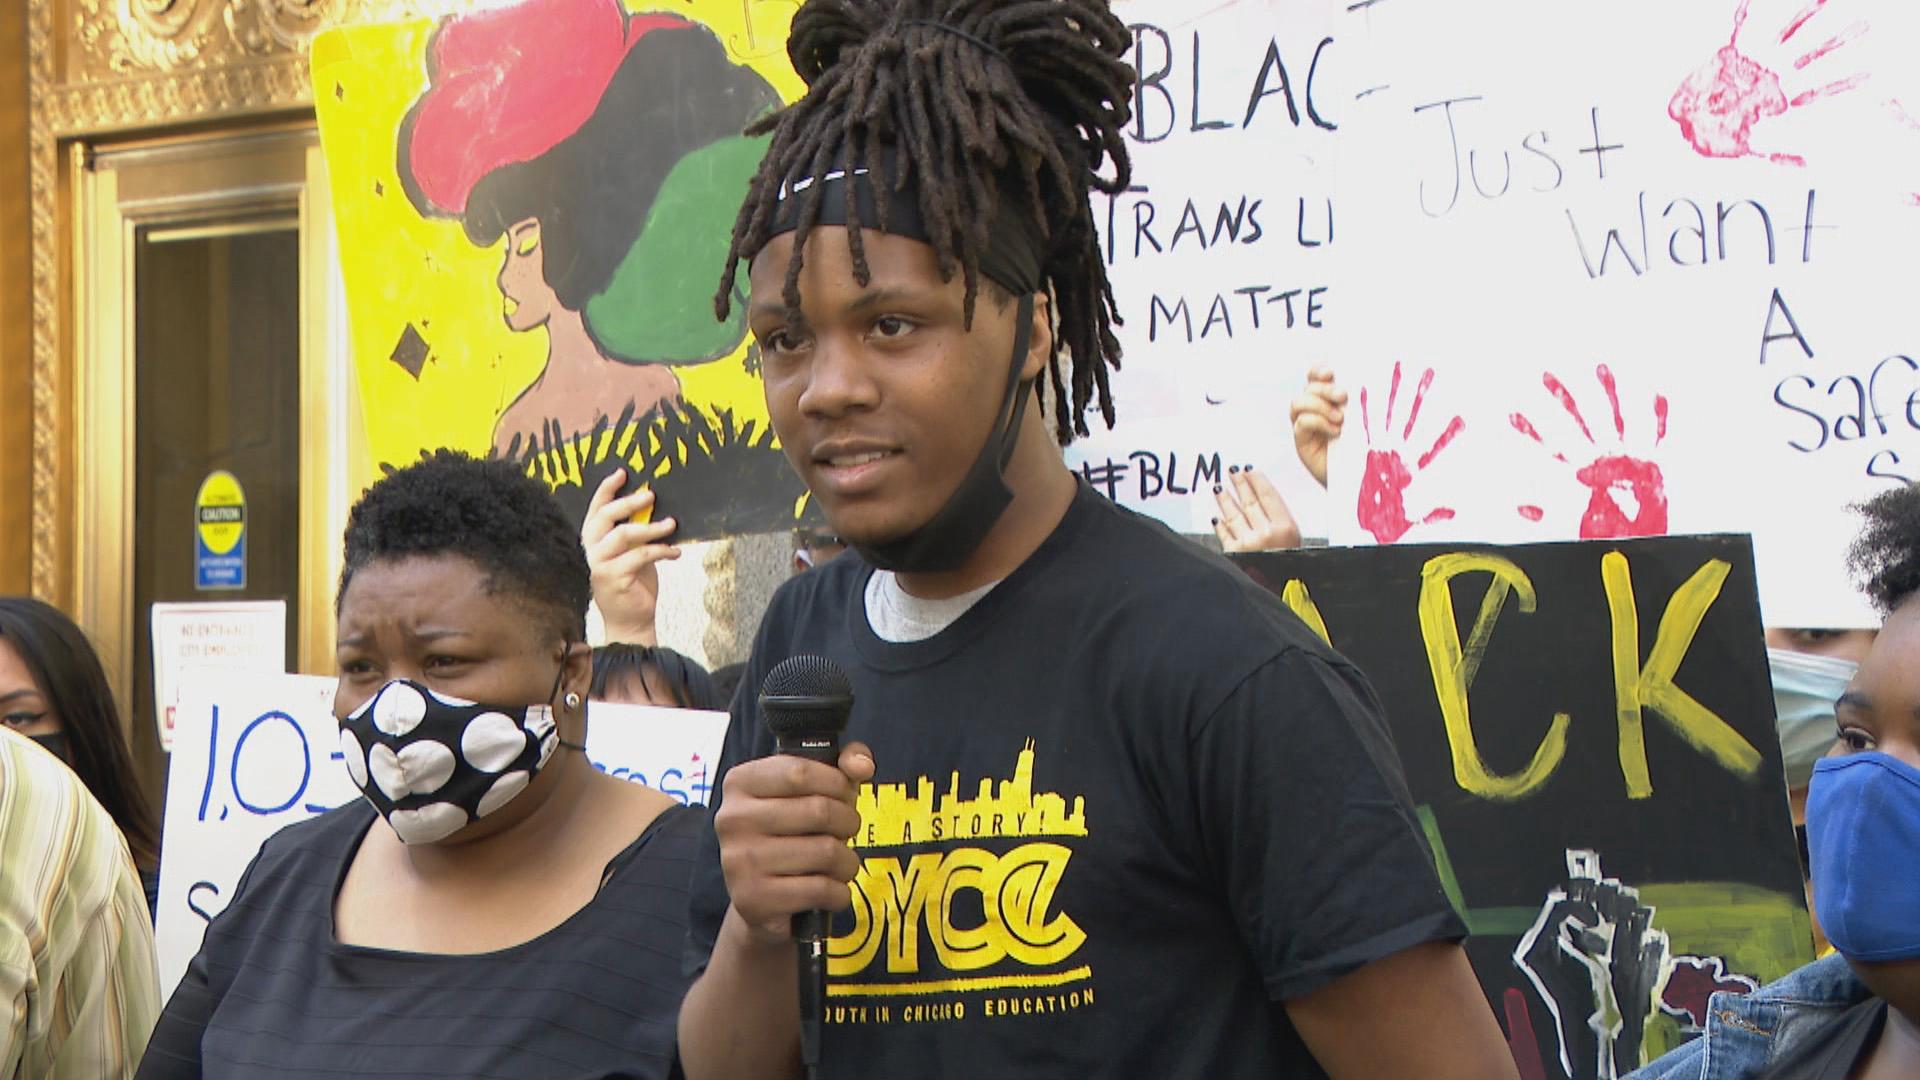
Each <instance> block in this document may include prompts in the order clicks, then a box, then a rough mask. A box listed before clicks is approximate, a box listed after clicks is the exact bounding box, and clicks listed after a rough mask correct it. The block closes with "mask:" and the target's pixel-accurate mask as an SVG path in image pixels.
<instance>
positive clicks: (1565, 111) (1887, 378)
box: [1333, 0, 1920, 626]
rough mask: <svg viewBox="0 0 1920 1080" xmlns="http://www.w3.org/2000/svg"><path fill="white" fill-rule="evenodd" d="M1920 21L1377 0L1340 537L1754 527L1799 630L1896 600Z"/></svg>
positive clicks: (1912, 392)
mask: <svg viewBox="0 0 1920 1080" xmlns="http://www.w3.org/2000/svg"><path fill="white" fill-rule="evenodd" d="M1916 40H1920V5H1914V4H1912V3H1910V2H1909V0H1848V3H1846V4H1834V5H1832V6H1831V7H1828V6H1826V5H1824V4H1809V3H1808V2H1807V0H1705V2H1701V3H1687V4H1675V3H1671V2H1667V0H1622V2H1619V3H1613V4H1606V5H1574V4H1566V3H1547V4H1542V3H1538V2H1532V0H1453V2H1447V3H1433V4H1398V3H1394V4H1388V3H1382V4H1378V5H1375V6H1373V7H1372V8H1371V9H1370V10H1369V15H1368V19H1367V21H1366V32H1365V33H1364V34H1361V35H1358V36H1356V38H1354V39H1353V40H1352V41H1351V42H1348V41H1343V42H1342V44H1343V45H1348V44H1351V46H1352V47H1353V48H1354V49H1356V50H1357V51H1364V52H1366V53H1367V57H1366V63H1367V66H1368V69H1369V70H1371V71H1373V72H1374V73H1375V77H1376V78H1377V79H1378V80H1379V82H1380V83H1382V84H1383V89H1382V90H1381V91H1380V92H1378V93H1377V94H1374V95H1371V96H1370V97H1369V98H1368V99H1367V100H1366V101H1365V102H1364V104H1363V111H1362V113H1361V114H1360V115H1358V116H1356V117H1355V123H1354V124H1353V125H1352V128H1351V130H1350V131H1343V135H1344V136H1345V142H1344V144H1343V147H1342V151H1343V158H1342V162H1343V167H1342V168H1343V171H1342V174H1341V181H1342V183H1341V198H1342V200H1343V201H1342V206H1343V208H1351V209H1352V211H1353V213H1352V214H1351V215H1349V216H1347V217H1345V218H1343V221H1342V224H1343V232H1342V236H1341V241H1342V257H1343V258H1345V259H1346V260H1348V270H1347V272H1348V274H1349V276H1350V277H1351V276H1355V275H1360V276H1364V279H1365V281H1366V288H1367V297H1366V306H1367V309H1368V310H1369V311H1370V312H1371V316H1370V317H1368V318H1364V319H1358V320H1354V321H1352V322H1351V323H1350V324H1348V325H1347V327H1346V330H1347V336H1346V340H1345V342H1344V343H1343V352H1344V353H1345V355H1346V357H1347V359H1346V361H1345V362H1344V363H1343V364H1342V370H1341V375H1342V382H1343V383H1344V384H1345V385H1346V387H1347V389H1348V390H1349V391H1350V392H1351V393H1352V394H1353V396H1354V402H1353V404H1352V406H1350V409H1349V416H1348V421H1347V431H1346V434H1345V437H1343V439H1342V445H1341V446H1340V447H1339V448H1338V449H1339V457H1338V458H1337V460H1336V466H1335V477H1334V489H1333V500H1334V508H1335V515H1334V522H1335V529H1334V537H1335V539H1336V540H1342V541H1351V542H1364V543H1373V542H1392V541H1395V540H1400V539H1404V540H1406V541H1408V542H1416V541H1451V540H1488V541H1501V542H1520V541H1535V540H1562V539H1576V538H1612V537H1621V536H1631V535H1658V534H1663V533H1704V532H1722V531H1724V532H1749V533H1752V534H1753V536H1754V543H1755V553H1756V556H1757V560H1758V570H1759V579H1760V587H1761V594H1762V603H1763V607H1764V609H1765V616H1766V619H1767V622H1768V623H1769V625H1776V626H1846V625H1872V624H1873V618H1872V615H1871V613H1870V612H1869V611H1868V610H1867V609H1866V607H1865V604H1864V602H1863V601H1862V600H1861V599H1860V598H1859V597H1858V595H1857V594H1856V593H1855V592H1854V590H1853V589H1852V587H1851V586H1850V584H1849V583H1848V581H1847V579H1846V575H1845V566H1844V556H1845V552H1846V549H1847V545H1848V543H1849V542H1850V540H1851V538H1852V536H1853V535H1854V533H1855V532H1856V531H1857V529H1858V519H1857V518H1855V517H1854V516H1853V515H1852V514H1850V513H1848V512H1847V507H1848V505H1849V504H1851V503H1854V502H1857V501H1859V500H1861V499H1863V498H1866V497H1869V496H1871V495H1873V494H1874V493H1876V492H1878V491H1882V490H1885V489H1887V488H1888V487H1889V486H1890V485H1894V484H1898V483H1902V482H1905V481H1908V480H1912V479H1914V478H1920V305H1916V304H1915V303H1914V302H1913V296H1912V293H1913V287H1914V283H1915V280H1916V279H1915V276H1914V273H1913V271H1912V258H1913V252H1914V251H1915V250H1920V194H1917V193H1920V122H1916V121H1915V119H1914V116H1913V114H1912V112H1911V111H1910V108H1909V106H1920V69H1916V68H1915V67H1914V66H1913V64H1912V63H1911V59H1910V57H1911V51H1912V46H1913V43H1914V42H1915V41H1916ZM1903 101H1904V102H1905V103H1906V104H1902V102H1903ZM1429 373H1431V375H1429ZM1363 394H1364V395H1365V397H1364V399H1363V398H1362V395H1363ZM1416 410H1419V412H1418V416H1417V417H1416V415H1415V412H1416Z"/></svg>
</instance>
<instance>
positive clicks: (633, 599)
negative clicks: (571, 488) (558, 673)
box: [580, 469, 680, 645]
mask: <svg viewBox="0 0 1920 1080" xmlns="http://www.w3.org/2000/svg"><path fill="white" fill-rule="evenodd" d="M626 480H627V473H626V470H624V469H616V470H614V471H613V472H612V473H609V474H608V475H607V478H606V479H604V480H602V481H600V487H599V488H598V489H596V490H595V491H594V493H593V501H592V502H590V503H588V504H587V519H586V521H585V522H584V523H583V524H582V525H581V527H580V543H581V546H583V547H585V548H586V549H587V568H588V569H589V570H590V571H592V573H593V601H594V603H595V604H596V605H598V606H599V608H600V617H601V618H602V620H604V621H605V623H606V629H607V640H608V641H623V642H629V643H631V644H635V645H654V644H658V640H657V635H656V634H655V632H654V612H655V610H656V609H657V608H658V607H659V602H660V567H659V564H660V563H661V561H662V560H665V559H677V558H679V557H680V549H679V548H678V547H675V546H674V545H672V544H668V543H665V540H666V538H667V537H669V536H671V535H673V530H674V528H675V527H676V523H675V521H674V520H673V519H672V518H670V517H669V518H662V519H660V520H659V521H648V520H646V515H648V514H649V513H651V512H652V510H653V491H652V490H651V489H650V488H641V489H640V490H638V491H635V492H632V493H630V494H627V495H619V494H618V493H619V491H620V487H621V485H623V484H625V483H626ZM616 496H618V497H616ZM636 518H638V519H639V520H635V519H636Z"/></svg>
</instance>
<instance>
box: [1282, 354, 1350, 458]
mask: <svg viewBox="0 0 1920 1080" xmlns="http://www.w3.org/2000/svg"><path fill="white" fill-rule="evenodd" d="M1287 419H1288V420H1290V421H1291V422H1292V423H1293V448H1294V451H1295V452H1296V453H1298V454H1299V455H1300V464H1302V465H1305V466H1306V467H1307V472H1309V473H1311V474H1312V475H1313V478H1314V479H1315V480H1318V481H1320V486H1321V487H1326V486H1327V448H1328V447H1329V446H1331V445H1333V441H1334V440H1335V439H1338V438H1339V437H1340V431H1341V429H1342V428H1343V427H1345V426H1346V422H1347V392H1346V391H1345V390H1342V389H1340V387H1339V386H1338V385H1336V384H1335V383H1334V381H1333V372H1331V371H1329V370H1328V369H1326V368H1320V367H1317V368H1313V369H1312V370H1310V371H1308V372H1307V388H1306V389H1305V390H1303V391H1301V392H1300V396H1299V397H1297V398H1294V399H1293V404H1291V405H1289V406H1288V407H1287Z"/></svg>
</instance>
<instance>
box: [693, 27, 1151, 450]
mask: <svg viewBox="0 0 1920 1080" xmlns="http://www.w3.org/2000/svg"><path fill="white" fill-rule="evenodd" d="M1131 43H1132V35H1131V33H1130V32H1129V31H1128V30H1127V27H1126V24H1124V23H1123V22H1121V21H1120V20H1119V19H1118V18H1117V17H1115V16H1114V14H1113V12H1112V11H1111V10H1109V9H1108V6H1107V0H809V2H808V3H806V4H805V5H804V6H802V7H801V8H800V10H799V12H798V13H797V14H795V15H794V17H793V28H792V32H791V35H790V36H789V37H788V39H787V55H788V57H789V58H791V59H792V61H793V66H794V70H795V71H797V72H798V73H799V75H800V77H801V78H802V79H803V80H805V81H806V83H807V88H808V89H807V93H806V96H804V97H802V98H801V99H800V100H799V101H796V102H794V103H793V104H792V105H790V106H788V107H787V108H785V109H782V110H780V111H779V112H777V113H774V114H772V115H771V116H769V117H767V118H766V119H764V120H761V121H759V122H757V123H756V124H755V125H754V126H753V127H751V128H749V129H747V131H748V134H750V135H760V134H765V133H767V132H772V133H773V139H772V144H771V146H769V147H768V150H767V155H766V157H765V158H764V159H763V160H762V162H761V164H760V171H759V172H758V173H757V174H755V176H754V178H753V180H752V182H751V183H750V184H749V186H748V188H747V197H746V201H745V203H744V204H743V205H742V206H741V208H740V216H739V218H738V219H737V220H736V221H735V222H734V227H733V246H732V248H731V250H730V251H729V252H728V254H727V267H726V271H725V273H724V275H723V276H722V278H721V285H720V290H719V292H718V293H717V294H716V295H715V296H714V312H715V314H716V315H717V316H718V317H720V318H722V319H725V318H726V317H727V315H728V312H729V310H730V307H731V303H732V293H733V285H734V275H735V273H736V271H737V270H738V269H739V266H740V263H741V262H742V261H743V260H750V259H752V257H753V256H754V254H755V253H756V252H758V251H759V250H760V249H761V248H762V247H764V246H765V245H766V243H767V241H768V240H769V239H771V237H772V235H773V225H774V222H775V218H776V214H777V212H778V206H779V203H780V198H781V192H782V190H783V188H784V187H785V185H786V184H787V183H788V182H789V181H791V180H794V179H798V178H802V177H813V176H823V175H825V174H826V173H827V172H828V171H829V170H831V169H835V168H840V169H844V170H846V174H847V175H849V176H852V175H854V170H856V169H866V170H868V176H869V179H870V185H871V189H872V192H873V198H874V204H875V205H874V209H875V211H876V215H877V216H878V218H879V224H880V226H881V227H882V228H883V229H884V228H885V227H886V224H887V221H888V210H887V205H888V201H889V198H890V197H894V196H898V195H899V193H901V192H902V191H905V190H906V189H907V184H908V180H909V178H911V179H912V181H913V184H914V188H915V190H916V191H917V193H918V202H919V209H920V213H921V217H922V218H923V220H924V221H925V223H926V227H927V232H928V234H929V236H930V239H931V242H932V245H933V249H934V252H935V254H936V255H937V257H938V259H939V265H940V272H941V274H942V276H943V277H944V278H945V279H946V280H949V281H951V280H952V279H953V275H954V274H955V273H956V272H957V273H960V274H961V275H963V276H964V277H965V279H966V319H967V324H968V325H969V326H971V324H972V319H973V309H974V301H975V299H976V298H977V297H978V295H979V277H980V256H981V254H982V252H983V251H984V250H985V248H986V246H987V243H988V239H989V236H990V234H991V231H992V228H993V223H994V221H995V218H996V215H997V214H998V213H999V212H1000V210H1001V204H1002V198H1001V196H1002V194H1003V192H1004V193H1005V194H1006V196H1007V200H1008V201H1010V202H1013V203H1015V204H1016V205H1014V206H1012V207H1011V209H1013V210H1014V211H1016V212H1017V213H1019V214H1020V215H1021V216H1022V217H1023V218H1024V219H1026V220H1027V221H1028V222H1030V223H1031V227H1033V228H1035V229H1038V230H1040V231H1041V235H1042V239H1043V250H1044V251H1045V253H1046V254H1045V258H1044V261H1043V264H1042V273H1043V279H1044V280H1043V282H1042V285H1043V287H1050V288H1051V291H1052V294H1053V299H1054V310H1055V314H1056V317H1057V319H1058V326H1059V333H1058V334H1056V335H1055V338H1054V348H1053V356H1052V357H1051V358H1050V359H1049V363H1048V370H1049V373H1050V374H1051V377H1052V383H1053V396H1054V399H1055V402H1056V405H1055V408H1054V412H1055V420H1056V426H1057V428H1058V434H1059V439H1060V442H1061V443H1062V444H1065V443H1067V442H1070V441H1071V440H1072V438H1073V435H1074V433H1075V432H1078V433H1079V434H1081V435H1085V434H1087V433H1088V432H1087V424H1086V420H1085V418H1084V417H1085V413H1086V409H1087V405H1088V403H1089V402H1091V401H1093V400H1094V399H1095V397H1096V396H1097V397H1098V400H1099V405H1100V415H1101V417H1102V418H1104V419H1105V420H1106V422H1107V425H1108V426H1109V427H1111V426H1112V425H1113V393H1112V391H1111V390H1110V389H1109V387H1108V381H1107V369H1108V368H1109V367H1115V368H1117V367H1119V366H1120V342H1119V339H1118V338H1116V337H1115V336H1114V334H1113V326H1114V325H1116V324H1118V323H1119V322H1120V315H1119V312H1118V311H1117V310H1116V309H1115V307H1114V302H1113V288H1112V286H1111V285H1110V284H1109V283H1108V281H1107V271H1106V263H1105V261H1104V260H1103V259H1102V257H1101V254H1100V246H1099V242H1098V239H1097V237H1096V236H1095V234H1094V227H1093V211H1092V208H1091V206H1090V205H1089V202H1088V198H1089V189H1092V190H1097V191H1101V192H1105V193H1107V194H1116V193H1118V192H1121V191H1124V190H1125V189H1126V187H1127V184H1128V181H1129V178H1130V174H1131V165H1130V163H1129V161H1128V158H1127V149H1126V143H1125V138H1124V135H1123V134H1122V132H1123V129H1124V128H1125V127H1126V125H1127V122H1128V120H1129V119H1130V118H1131V113H1132V95H1133V69H1132V68H1131V67H1129V66H1128V65H1127V64H1126V63H1125V61H1123V60H1122V59H1120V58H1121V57H1122V56H1124V55H1125V53H1126V51H1127V49H1128V48H1129V47H1130V45H1131ZM1103 162H1110V163H1111V165H1112V175H1111V176H1110V177H1106V176H1102V175H1100V169H1101V166H1102V163H1103ZM842 186H843V187H844V188H845V189H846V193H847V202H848V205H847V220H848V226H847V239H848V246H849V247H850V248H851V254H852V256H853V266H854V275H855V277H856V278H857V280H858V281H859V282H860V284H862V285H865V284H867V283H868V282H869V281H870V280H871V278H870V275H869V271H868V269H867V261H866V254H865V248H864V245H863V243H862V240H861V235H860V225H859V222H858V219H857V217H856V216H855V213H854V185H853V184H845V185H842ZM823 187H825V185H823V184H812V185H809V186H808V187H807V188H806V190H805V191H802V192H796V193H794V195H793V196H792V197H794V198H797V199H799V200H800V203H799V207H798V218H797V222H796V226H797V227H796V228H795V230H794V245H793V258H792V261H791V262H790V263H789V264H788V266H787V276H786V285H785V288H784V290H783V291H782V294H781V296H782V299H783V300H784V301H785V302H786V306H787V309H788V313H789V317H797V316H798V310H799V307H800V268H801V250H802V248H803V247H804V246H805V244H806V237H807V232H808V230H809V229H811V228H812V227H813V225H814V224H815V223H816V222H817V221H818V220H819V217H820V203H821V197H822V189H823ZM1020 203H1024V205H1019V204H1020ZM1062 351H1065V352H1067V353H1069V354H1071V355H1070V364H1071V382H1072V390H1071V398H1069V397H1068V393H1069V391H1068V387H1067V384H1066V380H1064V379H1063V378H1062V373H1061V363H1060V356H1061V353H1062ZM1037 389H1038V388H1037ZM1040 396H1041V399H1042V404H1043V405H1044V402H1045V394H1044V393H1042V394H1041V395H1040Z"/></svg>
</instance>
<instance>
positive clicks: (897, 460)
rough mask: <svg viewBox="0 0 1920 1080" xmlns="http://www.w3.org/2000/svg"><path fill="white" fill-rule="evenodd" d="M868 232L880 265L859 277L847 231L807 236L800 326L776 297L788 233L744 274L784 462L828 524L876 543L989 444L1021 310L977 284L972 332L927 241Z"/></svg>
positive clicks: (874, 262)
mask: <svg viewBox="0 0 1920 1080" xmlns="http://www.w3.org/2000/svg"><path fill="white" fill-rule="evenodd" d="M861 237H862V239H863V240H864V241H865V242H866V255H867V266H868V268H869V269H870V270H871V271H872V279H871V281H870V282H869V283H868V284H867V285H864V286H862V285H860V284H859V283H858V282H857V281H855V280H854V275H853V259H852V256H851V255H850V254H849V252H848V250H847V230H846V229H845V228H844V227H841V226H822V227H819V228H815V229H814V230H813V231H812V232H811V233H810V234H809V236H808V239H807V245H806V250H805V255H806V263H805V266H804V268H803V270H802V272H801V275H800V300H801V306H800V316H801V318H800V322H799V324H798V325H796V326H789V325H788V323H787V313H786V309H785V307H784V305H783V304H782V303H781V299H780V293H781V286H782V284H783V283H784V281H785V278H786V271H787V263H788V260H789V258H790V257H791V255H792V252H793V234H791V233H786V234H782V235H781V236H779V237H776V238H775V239H774V240H773V241H772V242H770V243H768V244H767V246H766V247H765V248H763V249H762V250H761V251H760V254H759V255H758V256H757V257H756V258H755V259H754V261H753V266H752V269H751V272H750V281H751V285H752V295H753V297H754V302H753V307H752V311H751V315H750V322H751V326H752V330H753V334H754V337H755V338H756V339H757V340H758V341H759V343H760V351H761V362H762V369H763V373H764V378H765V382H766V393H767V411H768V414H769V415H770V416H771V417H772V420H773V428H774V432H775V433H776V434H777V435H779V437H780V442H781V444H782V445H783V446H784V447H785V448H786V452H787V458H788V460H790V461H791V462H792V463H793V467H794V469H795V470H796V471H797V472H799V474H800V477H801V479H803V480H805V481H806V484H807V487H808V488H809V489H810V490H811V491H812V492H813V496H814V498H815V499H817V500H819V502H820V507H821V509H822V510H823V511H825V513H826V516H827V520H828V522H830V523H831V524H832V526H833V531H834V532H836V533H838V534H839V535H840V536H841V537H843V538H845V539H847V540H848V541H851V542H854V543H868V544H872V543H883V542H886V541H889V540H894V539H897V538H899V537H901V536H905V535H906V534H908V533H910V532H912V531H913V530H915V529H917V528H919V527H920V526H922V525H924V524H926V523H927V521H928V520H930V519H931V518H932V517H933V515H934V514H935V513H937V512H939V509H940V507H941V506H942V505H944V504H945V503H946V501H947V499H948V498H949V497H950V496H951V495H952V494H953V492H954V491H955V489H957V488H958V487H959V485H960V480H961V478H962V477H963V476H964V475H965V474H966V472H967V470H968V469H969V468H970V467H971V466H972V465H973V462H974V460H975V458H977V457H978V456H979V454H980V451H981V449H982V447H984V446H985V445H986V441H987V437H988V434H989V432H990V431H991V429H992V427H993V425H994V421H995V420H996V419H997V416H998V412H999V408H1000V405H1001V402H1002V400H1003V397H1004V395H1005V393H1006V386H1007V376H1008V365H1009V364H1010V363H1011V362H1012V352H1013V339H1014V318H1015V314H1016V312H1017V311H1018V308H1017V307H1016V306H1015V305H1012V304H1006V303H999V302H996V301H995V299H993V298H992V294H991V293H990V291H989V290H988V289H987V288H986V287H985V286H984V285H983V287H982V290H981V293H980V296H979V299H978V301H977V302H976V303H975V305H974V318H973V329H972V330H971V331H969V330H967V329H965V325H964V322H965V320H964V316H965V305H964V299H965V295H966V290H965V287H964V282H963V280H962V278H961V277H960V275H958V274H956V275H955V276H954V279H953V280H952V281H942V280H941V279H940V270H939V265H938V263H937V262H936V260H935V256H934V251H933V248H932V247H931V246H930V245H928V244H925V243H922V242H920V241H917V240H909V239H905V238H903V237H898V236H890V235H886V234H883V233H879V232H876V231H873V230H865V231H863V232H862V234H861ZM1030 355H1032V354H1030Z"/></svg>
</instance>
